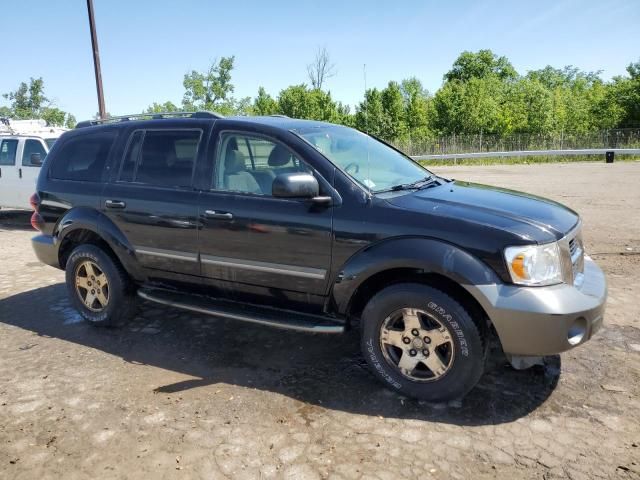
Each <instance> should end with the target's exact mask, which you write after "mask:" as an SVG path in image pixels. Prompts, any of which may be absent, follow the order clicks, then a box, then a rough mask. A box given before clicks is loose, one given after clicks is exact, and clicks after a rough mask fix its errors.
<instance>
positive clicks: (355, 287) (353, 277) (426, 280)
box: [331, 237, 499, 329]
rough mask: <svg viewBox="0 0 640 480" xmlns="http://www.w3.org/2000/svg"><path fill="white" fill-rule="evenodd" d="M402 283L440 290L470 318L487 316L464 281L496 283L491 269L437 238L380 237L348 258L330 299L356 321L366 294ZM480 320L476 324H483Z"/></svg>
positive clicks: (469, 282)
mask: <svg viewBox="0 0 640 480" xmlns="http://www.w3.org/2000/svg"><path fill="white" fill-rule="evenodd" d="M402 282H412V283H421V284H425V285H429V286H432V287H434V288H437V289H439V290H442V291H444V292H445V293H447V294H448V295H449V296H451V297H453V298H454V299H456V300H457V301H459V302H460V303H461V304H462V305H463V306H464V307H465V308H466V309H467V310H468V311H469V312H470V313H471V314H472V315H473V316H474V317H477V318H483V319H486V320H487V322H490V319H489V317H488V315H487V313H486V311H485V310H484V308H483V307H482V305H481V304H480V302H478V300H477V299H476V297H475V296H474V295H473V294H472V293H471V292H470V291H469V290H468V289H467V287H466V285H480V284H494V283H497V282H499V279H498V277H497V275H496V274H495V272H493V270H491V268H490V267H489V266H488V265H486V264H485V263H484V262H482V261H480V260H479V259H477V258H476V257H475V256H473V255H471V254H470V253H468V252H466V251H464V250H462V249H460V248H458V247H456V246H455V245H451V244H449V243H446V242H442V241H440V240H435V239H429V238H420V237H404V238H400V239H393V240H387V241H384V242H381V243H379V244H376V245H374V246H372V247H368V248H366V249H364V250H362V251H360V252H358V253H357V254H356V255H354V256H353V257H351V258H350V259H349V260H348V261H347V262H346V263H345V265H344V266H343V268H342V269H341V271H340V273H339V274H338V278H337V279H336V282H335V283H334V285H333V288H332V292H331V302H332V305H333V308H334V309H335V311H336V313H337V314H338V315H341V316H344V317H346V318H347V319H349V321H352V320H357V319H358V318H359V315H360V314H361V313H362V310H363V309H364V305H366V302H367V301H368V299H369V298H371V297H372V296H373V295H375V294H376V293H377V292H379V291H380V290H382V289H383V288H385V287H387V286H389V285H393V284H396V283H402ZM487 322H482V323H483V325H482V328H483V329H484V324H487Z"/></svg>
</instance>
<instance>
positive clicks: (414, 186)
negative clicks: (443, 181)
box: [377, 175, 435, 193]
mask: <svg viewBox="0 0 640 480" xmlns="http://www.w3.org/2000/svg"><path fill="white" fill-rule="evenodd" d="M433 182H435V177H434V175H429V176H427V177H424V178H421V179H420V180H416V181H415V182H411V183H401V184H399V185H394V186H393V187H389V188H386V189H384V190H380V191H378V192H377V193H384V192H397V191H399V190H420V189H421V188H423V187H426V186H427V185H430V184H431V183H433Z"/></svg>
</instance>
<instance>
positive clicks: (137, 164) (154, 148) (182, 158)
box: [118, 130, 202, 188]
mask: <svg viewBox="0 0 640 480" xmlns="http://www.w3.org/2000/svg"><path fill="white" fill-rule="evenodd" d="M201 136H202V131H201V130H146V131H136V132H134V133H133V134H132V135H131V138H130V140H129V142H128V147H127V151H126V152H125V154H124V157H123V159H122V165H121V168H120V174H119V176H118V180H119V181H121V182H135V183H143V184H147V185H155V186H159V187H171V188H188V187H191V183H192V177H193V168H194V166H195V163H196V158H197V156H198V147H199V144H200V138H201Z"/></svg>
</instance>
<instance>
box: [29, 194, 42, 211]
mask: <svg viewBox="0 0 640 480" xmlns="http://www.w3.org/2000/svg"><path fill="white" fill-rule="evenodd" d="M29 205H31V208H32V209H33V210H34V211H35V212H37V211H38V208H40V195H38V194H37V193H34V194H33V195H31V196H30V197H29Z"/></svg>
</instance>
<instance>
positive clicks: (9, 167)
mask: <svg viewBox="0 0 640 480" xmlns="http://www.w3.org/2000/svg"><path fill="white" fill-rule="evenodd" d="M18 146H19V140H18V139H17V138H2V137H0V207H4V208H21V206H20V205H19V204H18V200H17V192H18V187H19V178H18V169H17V168H16V159H17V157H18ZM34 191H35V190H34Z"/></svg>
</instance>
